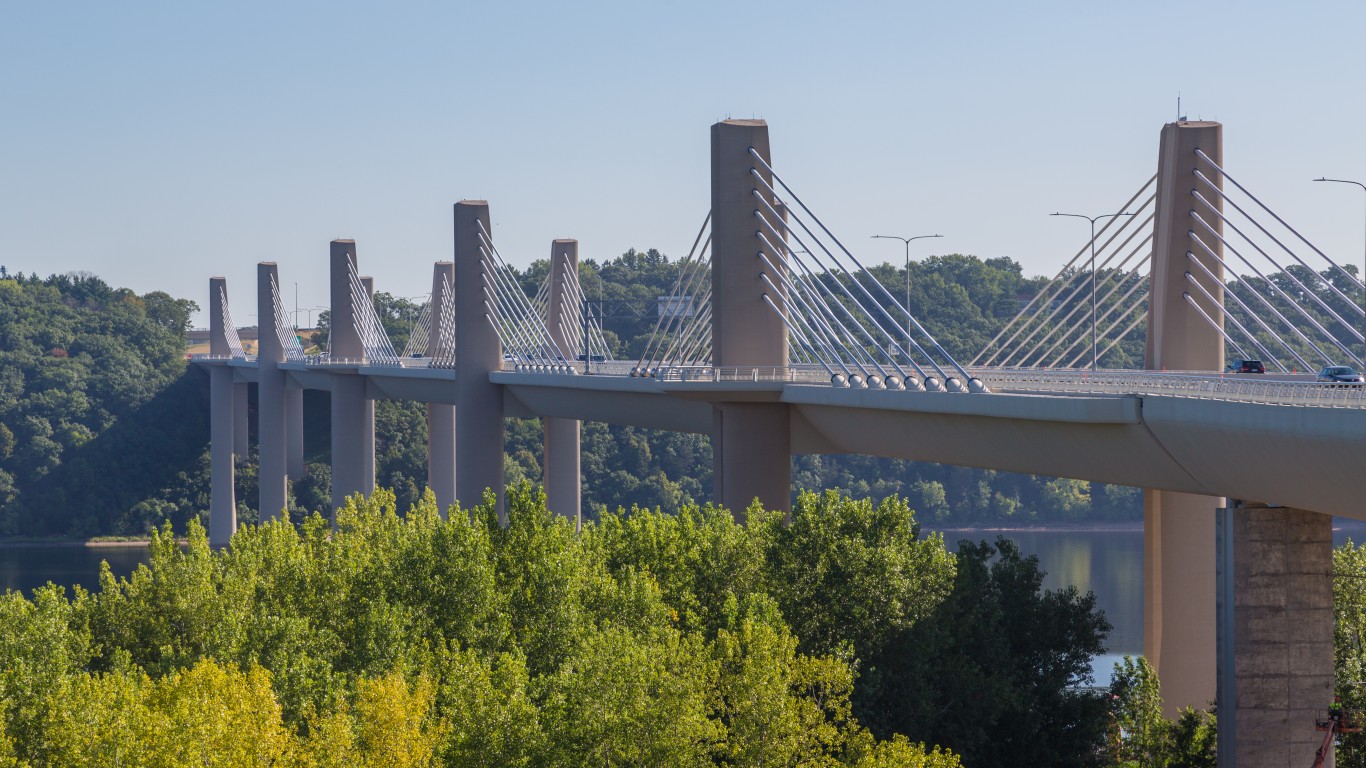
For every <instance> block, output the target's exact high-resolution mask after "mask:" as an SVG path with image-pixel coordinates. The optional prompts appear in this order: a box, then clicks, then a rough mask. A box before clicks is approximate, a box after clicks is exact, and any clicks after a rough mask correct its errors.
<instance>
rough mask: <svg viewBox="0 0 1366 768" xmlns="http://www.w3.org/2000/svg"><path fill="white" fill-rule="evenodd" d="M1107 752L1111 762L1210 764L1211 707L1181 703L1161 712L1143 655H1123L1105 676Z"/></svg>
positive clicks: (1153, 767)
mask: <svg viewBox="0 0 1366 768" xmlns="http://www.w3.org/2000/svg"><path fill="white" fill-rule="evenodd" d="M1110 704H1111V713H1110V717H1111V719H1110V733H1109V749H1108V756H1109V759H1110V764H1111V765H1114V766H1116V768H1214V766H1215V764H1216V762H1217V761H1216V759H1215V748H1216V746H1217V733H1216V723H1215V715H1214V712H1213V711H1212V710H1209V711H1207V710H1197V709H1194V708H1193V707H1185V708H1183V709H1182V710H1181V712H1180V714H1179V715H1178V716H1177V719H1176V720H1175V721H1171V720H1167V719H1166V718H1164V717H1163V716H1162V693H1161V685H1160V683H1159V682H1158V679H1157V672H1155V671H1154V670H1153V668H1152V665H1150V664H1149V663H1148V660H1147V659H1145V658H1143V657H1141V656H1140V657H1138V658H1133V657H1130V656H1125V657H1124V659H1123V660H1122V661H1120V662H1119V663H1118V664H1116V665H1115V673H1114V677H1113V678H1112V679H1111V682H1110Z"/></svg>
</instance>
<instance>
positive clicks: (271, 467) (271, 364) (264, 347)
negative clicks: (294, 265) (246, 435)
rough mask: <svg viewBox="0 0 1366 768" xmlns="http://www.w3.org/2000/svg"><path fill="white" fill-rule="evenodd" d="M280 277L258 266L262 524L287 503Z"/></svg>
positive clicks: (265, 264) (267, 264) (271, 266)
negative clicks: (278, 317)
mask: <svg viewBox="0 0 1366 768" xmlns="http://www.w3.org/2000/svg"><path fill="white" fill-rule="evenodd" d="M278 286H279V274H278V271H277V269H276V266H275V263H274V262H265V261H263V262H261V263H259V264H257V265H256V327H257V342H256V344H257V347H256V349H257V351H256V367H257V370H258V373H257V382H256V444H257V451H256V453H257V461H258V462H259V465H260V475H259V480H260V488H261V501H260V507H259V512H260V519H261V522H266V521H268V520H274V519H275V518H277V517H279V515H280V512H281V510H283V509H284V508H285V507H286V506H287V503H288V494H289V490H288V480H287V475H288V467H287V463H288V462H287V461H286V458H285V455H286V436H285V433H286V431H287V429H288V420H287V418H286V413H285V410H286V408H285V373H284V371H282V370H280V367H279V366H280V363H283V362H284V361H285V350H284V346H283V345H281V344H280V335H279V329H278V328H277V327H276V322H275V303H276V300H277V297H276V295H275V294H276V290H277V288H278Z"/></svg>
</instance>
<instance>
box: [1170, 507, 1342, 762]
mask: <svg viewBox="0 0 1366 768" xmlns="http://www.w3.org/2000/svg"><path fill="white" fill-rule="evenodd" d="M1220 514H1221V518H1220V525H1219V529H1220V530H1219V538H1220V557H1219V585H1220V589H1219V616H1220V619H1221V620H1220V622H1219V647H1220V654H1219V694H1220V696H1219V766H1220V768H1232V767H1233V766H1237V768H1290V767H1291V766H1303V765H1309V764H1310V763H1312V762H1313V760H1314V754H1315V751H1316V750H1317V749H1318V748H1319V746H1320V745H1321V744H1322V742H1323V736H1324V734H1323V733H1321V732H1319V731H1316V730H1315V728H1314V721H1315V719H1316V718H1323V717H1325V715H1326V710H1327V708H1328V705H1329V703H1330V702H1331V701H1332V700H1333V518H1332V517H1331V516H1330V515H1321V514H1318V513H1316V512H1308V511H1305V510H1300V509H1290V508H1280V507H1266V506H1262V505H1258V504H1255V503H1254V504H1248V505H1244V504H1242V503H1237V504H1235V505H1234V506H1233V507H1231V508H1229V509H1226V510H1222V511H1221V513H1220ZM1230 595H1231V596H1232V597H1231V600H1230ZM1165 682H1166V681H1165V680H1164V681H1163V684H1164V687H1165ZM1324 765H1325V766H1332V765H1333V756H1332V755H1329V756H1328V759H1327V760H1326V761H1325V763H1324Z"/></svg>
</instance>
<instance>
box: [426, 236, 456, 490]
mask: <svg viewBox="0 0 1366 768" xmlns="http://www.w3.org/2000/svg"><path fill="white" fill-rule="evenodd" d="M445 284H449V285H450V286H451V288H452V289H454V288H455V262H453V261H438V262H437V263H436V264H435V265H434V267H433V269H432V303H431V309H430V311H429V312H430V313H429V316H430V317H431V327H430V329H429V330H428V335H427V356H428V357H436V354H437V350H438V349H439V346H440V345H439V341H440V337H441V317H442V315H443V314H444V312H446V311H447V310H446V309H445V302H446V300H447V296H446V294H445V293H444V292H443V291H442V286H443V285H445ZM451 298H454V296H451ZM427 487H428V488H431V489H432V493H433V494H434V495H435V496H436V507H437V509H439V510H441V514H442V515H445V514H446V510H448V509H449V508H450V506H451V505H452V504H454V503H455V406H453V405H446V404H444V403H428V404H427Z"/></svg>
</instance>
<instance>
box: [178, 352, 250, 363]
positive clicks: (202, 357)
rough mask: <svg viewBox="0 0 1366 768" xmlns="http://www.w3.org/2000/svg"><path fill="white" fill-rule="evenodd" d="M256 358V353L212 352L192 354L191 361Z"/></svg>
mask: <svg viewBox="0 0 1366 768" xmlns="http://www.w3.org/2000/svg"><path fill="white" fill-rule="evenodd" d="M255 359H256V355H210V354H196V355H190V362H195V361H198V360H203V361H205V362H208V361H211V360H246V361H251V360H255Z"/></svg>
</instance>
